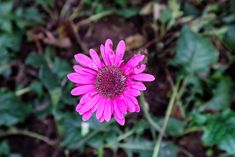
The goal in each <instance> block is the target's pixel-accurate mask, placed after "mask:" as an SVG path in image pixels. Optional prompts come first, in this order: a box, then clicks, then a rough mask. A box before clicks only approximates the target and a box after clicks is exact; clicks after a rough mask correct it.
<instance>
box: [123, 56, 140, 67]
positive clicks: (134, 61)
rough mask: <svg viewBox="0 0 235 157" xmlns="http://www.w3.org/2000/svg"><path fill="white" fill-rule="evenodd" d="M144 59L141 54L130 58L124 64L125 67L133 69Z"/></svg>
mask: <svg viewBox="0 0 235 157" xmlns="http://www.w3.org/2000/svg"><path fill="white" fill-rule="evenodd" d="M143 59H144V55H141V54H137V55H135V56H134V57H132V58H131V59H130V60H129V61H128V62H127V63H126V67H128V66H130V67H135V66H137V65H138V64H139V63H140V62H141V61H143Z"/></svg>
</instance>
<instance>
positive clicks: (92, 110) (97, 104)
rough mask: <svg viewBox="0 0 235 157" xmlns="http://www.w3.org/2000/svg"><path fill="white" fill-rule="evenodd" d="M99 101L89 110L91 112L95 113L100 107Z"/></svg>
mask: <svg viewBox="0 0 235 157" xmlns="http://www.w3.org/2000/svg"><path fill="white" fill-rule="evenodd" d="M99 103H100V99H99V100H98V101H97V103H96V104H95V106H94V107H93V108H92V109H91V112H95V111H96V110H97V109H98V107H99V106H100V104H99Z"/></svg>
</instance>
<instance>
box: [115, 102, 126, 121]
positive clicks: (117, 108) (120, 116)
mask: <svg viewBox="0 0 235 157" xmlns="http://www.w3.org/2000/svg"><path fill="white" fill-rule="evenodd" d="M113 107H114V113H116V114H117V116H118V118H120V119H123V118H124V116H123V114H124V113H121V111H120V110H119V107H118V105H117V103H116V101H114V106H113Z"/></svg>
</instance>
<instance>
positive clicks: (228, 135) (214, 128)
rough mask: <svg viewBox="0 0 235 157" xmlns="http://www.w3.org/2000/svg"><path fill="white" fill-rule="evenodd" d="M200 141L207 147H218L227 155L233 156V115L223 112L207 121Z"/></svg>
mask: <svg viewBox="0 0 235 157" xmlns="http://www.w3.org/2000/svg"><path fill="white" fill-rule="evenodd" d="M202 140H203V142H204V143H205V144H207V145H210V146H212V145H218V146H219V148H220V149H222V150H224V151H226V152H227V153H228V154H231V155H234V154H235V149H234V148H235V113H234V112H232V111H224V112H223V113H222V114H218V115H215V116H212V117H210V118H208V119H207V124H206V125H205V126H204V134H203V137H202Z"/></svg>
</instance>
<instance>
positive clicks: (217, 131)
mask: <svg viewBox="0 0 235 157" xmlns="http://www.w3.org/2000/svg"><path fill="white" fill-rule="evenodd" d="M234 13H235V9H234V1H231V2H230V1H229V2H224V1H220V2H216V3H212V2H211V1H201V0H199V1H198V0H192V1H184V2H183V1H182V2H181V1H179V0H172V1H166V3H161V1H159V0H155V1H149V2H145V1H131V0H114V1H112V2H111V1H102V0H94V1H93V0H84V1H71V0H68V1H55V0H39V1H27V0H23V1H14V0H0V79H1V81H0V156H3V157H4V156H9V157H19V156H24V154H20V155H18V154H16V153H12V151H13V152H17V151H19V149H21V148H19V149H17V148H15V145H14V142H15V141H14V140H15V139H18V138H20V139H21V138H22V140H21V141H22V144H24V145H27V146H28V144H29V143H30V144H31V142H28V143H27V141H28V140H24V139H25V138H26V137H27V139H29V140H32V141H36V142H33V143H36V144H35V145H36V146H39V147H40V144H43V148H44V147H45V149H49V150H50V151H48V152H51V150H53V151H54V150H56V151H57V150H60V151H61V152H60V153H59V156H74V154H76V155H75V156H88V155H89V156H93V155H94V156H98V157H102V156H107V155H108V156H110V153H109V152H112V153H113V154H114V155H115V156H119V154H120V152H121V154H122V156H128V157H132V156H140V157H150V156H152V154H153V151H154V149H155V143H156V141H157V138H158V135H159V130H158V127H156V126H160V127H162V126H163V125H164V117H163V116H162V115H163V114H164V113H165V108H166V106H167V103H168V101H169V100H171V98H172V96H170V94H171V93H174V90H175V89H177V92H176V99H175V101H174V103H173V105H174V108H173V112H172V113H171V114H170V115H171V117H170V118H169V121H168V123H167V126H166V130H165V132H164V135H163V142H162V143H161V145H160V152H159V157H177V156H179V154H180V155H181V154H185V155H188V156H195V154H193V153H195V152H194V150H191V149H190V148H189V149H188V147H187V146H183V144H184V137H186V138H185V139H187V138H188V137H189V139H190V136H196V135H197V134H196V133H195V132H197V133H199V134H198V135H201V136H200V137H198V138H197V139H198V141H197V142H196V143H199V144H200V147H203V150H209V151H208V152H205V153H204V154H200V155H202V156H206V154H207V156H213V155H215V153H218V156H221V157H222V156H234V155H235V151H234V150H235V149H234V148H235V138H234V137H235V134H234V133H235V113H234V101H235V95H234V89H235V83H234V80H235V79H234V74H235V73H234V58H235V56H234V54H235V53H234V51H235V14H234ZM97 21H98V22H97ZM110 21H111V22H113V21H117V24H116V23H113V25H112V27H108V29H107V28H106V27H104V25H108V24H109V23H110ZM96 24H97V25H96ZM108 26H109V25H108ZM97 34H98V35H97ZM107 37H110V38H111V37H112V38H114V41H117V40H119V38H124V39H126V43H127V56H128V57H129V56H131V55H132V54H134V53H136V49H139V48H140V49H141V48H147V49H148V50H149V53H147V52H144V51H143V52H142V51H141V52H140V53H144V55H146V56H148V59H146V60H145V61H144V62H146V64H147V67H148V68H147V70H149V71H151V72H152V73H154V74H155V73H156V75H157V76H158V77H157V78H158V79H157V80H156V84H155V83H154V84H151V85H149V84H146V86H147V88H148V89H147V91H146V92H145V93H144V95H145V97H146V100H147V101H146V102H144V103H141V105H142V106H141V112H140V113H137V114H128V115H127V117H126V125H125V126H124V127H121V126H119V125H118V124H116V123H114V122H113V121H111V122H110V123H99V122H98V121H97V120H96V119H95V117H92V118H91V120H89V121H88V122H83V121H82V119H81V116H80V115H79V114H78V113H76V112H75V105H76V104H77V103H78V101H79V98H78V97H72V96H71V95H70V90H71V88H72V84H71V83H68V81H67V78H66V75H67V74H68V73H69V72H71V71H72V64H74V63H72V62H74V59H72V58H73V55H74V54H75V53H76V52H79V53H82V52H83V53H88V50H87V49H88V48H94V49H97V50H98V49H99V48H98V47H95V46H96V45H98V44H99V43H100V42H101V41H102V40H104V39H103V38H107ZM65 41H67V42H69V43H70V44H68V45H69V46H68V47H63V46H61V45H62V44H63V42H65ZM156 41H157V42H156ZM137 42H138V43H137ZM61 43H62V44H61ZM136 43H137V44H136ZM139 43H141V44H139ZM133 45H134V46H133ZM141 46H143V47H141ZM169 82H170V83H169ZM177 82H178V84H177ZM169 84H170V85H172V86H170V85H169ZM176 87H179V88H176ZM172 91H173V92H172ZM148 103H149V104H148ZM146 104H147V105H149V106H145V105H146ZM156 109H157V111H156ZM146 112H147V113H146ZM156 113H161V114H160V115H158V114H156ZM44 125H46V127H47V128H48V129H44V128H45V126H44ZM12 130H13V132H11V131H12ZM17 130H18V131H19V130H23V131H22V132H21V134H20V133H19V132H17ZM25 130H26V131H25ZM190 133H192V134H191V135H189V134H190ZM194 133H195V134H194ZM51 134H52V135H51ZM13 135H14V136H13ZM19 135H20V136H19ZM12 141H13V142H12ZM17 141H18V140H17ZM25 141H26V142H25ZM39 141H40V142H39ZM24 142H25V143H24ZM194 147H195V150H197V148H199V147H198V146H197V145H195V146H194ZM13 148H14V149H13ZM15 149H16V151H15ZM218 150H219V151H218ZM27 151H30V150H27ZM191 151H192V152H191ZM20 152H21V151H20ZM41 152H43V151H41ZM45 152H46V151H45ZM56 153H57V152H56ZM70 153H71V154H70ZM123 154H124V155H123ZM191 154H192V155H191ZM27 155H28V154H27ZM114 155H113V156H114ZM216 155H217V154H216ZM51 156H52V155H51Z"/></svg>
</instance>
